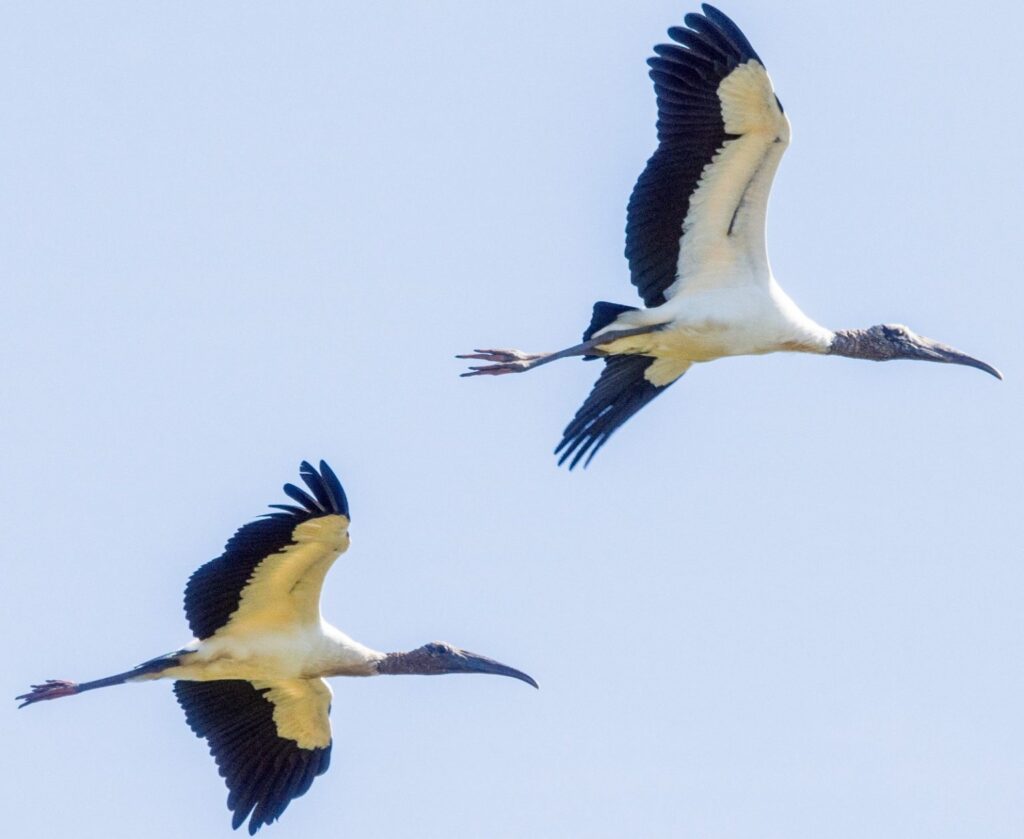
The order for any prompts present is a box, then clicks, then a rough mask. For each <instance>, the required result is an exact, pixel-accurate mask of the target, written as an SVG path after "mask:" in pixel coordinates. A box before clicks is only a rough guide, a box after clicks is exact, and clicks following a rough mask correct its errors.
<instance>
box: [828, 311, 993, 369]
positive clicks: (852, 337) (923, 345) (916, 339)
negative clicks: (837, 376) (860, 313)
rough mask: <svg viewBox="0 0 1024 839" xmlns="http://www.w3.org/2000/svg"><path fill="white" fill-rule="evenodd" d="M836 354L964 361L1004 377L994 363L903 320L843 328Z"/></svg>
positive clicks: (835, 344)
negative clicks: (922, 332) (920, 332)
mask: <svg viewBox="0 0 1024 839" xmlns="http://www.w3.org/2000/svg"><path fill="white" fill-rule="evenodd" d="M831 351H832V352H833V353H835V354H836V355H846V356H850V357H852V358H868V359H871V360H872V361H890V360H892V359H894V358H911V359H915V360H917V361H941V362H943V363H944V364H963V365H965V366H967V367H976V368H978V369H979V370H984V371H985V372H986V373H988V374H990V375H992V376H995V377H996V378H997V379H1001V378H1003V374H1002V373H1000V372H999V371H998V370H997V369H996V368H995V367H993V366H992V365H990V364H986V363H985V362H984V361H980V360H979V359H977V358H974V357H972V356H969V355H967V354H966V353H962V352H960V350H956V349H953V347H950V346H947V345H946V344H940V343H939V342H938V341H933V340H932V339H931V338H925V337H923V336H921V335H918V334H917V333H915V332H914V331H913V330H911V329H910V328H908V327H906V326H903V324H900V323H883V324H879V325H878V326H872V327H871V328H870V329H864V330H861V329H850V330H841V331H839V332H837V333H836V337H835V340H834V342H833V346H832V350H831Z"/></svg>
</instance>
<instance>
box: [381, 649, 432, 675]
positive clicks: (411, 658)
mask: <svg viewBox="0 0 1024 839" xmlns="http://www.w3.org/2000/svg"><path fill="white" fill-rule="evenodd" d="M375 666H376V668H377V672H378V673H381V674H383V675H385V676H401V675H406V674H411V675H418V676H434V675H439V674H441V673H447V672H448V671H447V670H446V669H443V667H442V666H441V662H440V661H438V660H437V659H436V658H432V657H431V656H429V655H424V653H423V651H422V650H410V651H409V652H398V653H384V657H383V658H381V659H378V661H377V662H376V665H375Z"/></svg>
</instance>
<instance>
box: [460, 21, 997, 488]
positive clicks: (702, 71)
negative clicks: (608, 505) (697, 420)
mask: <svg viewBox="0 0 1024 839" xmlns="http://www.w3.org/2000/svg"><path fill="white" fill-rule="evenodd" d="M702 8H703V11H704V14H688V15H686V17H685V19H684V20H685V23H686V26H687V27H688V28H683V27H672V28H671V29H669V30H668V35H669V37H670V38H671V39H672V40H673V41H675V42H676V43H675V44H661V45H659V46H656V47H655V48H654V52H655V53H656V55H655V56H654V57H653V58H650V59H648V62H647V63H648V64H649V65H650V67H651V70H650V76H651V79H653V81H654V91H655V94H656V95H657V100H658V148H657V150H656V151H655V152H654V155H653V156H652V157H651V159H650V160H648V161H647V167H646V168H645V169H644V171H643V172H642V173H641V175H640V178H639V180H638V181H637V183H636V186H635V187H634V188H633V194H632V195H631V196H630V199H629V208H628V210H627V216H626V259H627V260H628V261H629V270H630V274H631V278H632V281H633V285H635V286H636V288H637V291H638V292H639V293H640V296H641V298H643V303H644V308H642V309H638V308H635V307H633V306H623V305H619V304H616V303H605V302H599V303H596V304H595V305H594V311H593V316H592V318H591V321H590V326H589V327H587V330H586V332H584V333H583V340H582V343H579V344H576V345H575V346H572V347H569V348H568V349H564V350H561V351H559V352H553V353H524V352H521V351H519V350H493V349H492V350H481V349H478V350H475V351H474V352H473V353H468V354H465V355H460V356H458V358H470V359H479V360H482V361H487V362H492V363H491V364H488V365H478V366H474V367H471V368H470V370H469V372H466V373H463V374H462V375H463V376H482V375H489V376H498V375H502V374H505V373H521V372H523V371H525V370H532V369H533V368H534V367H538V366H540V365H541V364H547V363H548V362H549V361H555V360H556V359H559V358H566V357H568V356H583V357H584V358H595V357H600V358H603V359H604V362H605V367H604V370H603V371H602V373H601V376H600V378H598V380H597V383H596V384H595V385H594V388H593V390H591V392H590V395H589V396H588V397H587V399H586V401H585V402H584V403H583V406H582V407H581V408H580V409H579V410H578V411H577V412H576V415H575V416H574V417H573V419H572V421H571V422H570V423H569V424H568V426H566V428H565V431H564V432H563V435H562V441H561V442H560V443H559V444H558V447H557V448H556V449H555V453H556V454H559V453H560V454H561V457H560V458H559V461H558V462H559V464H562V463H564V462H565V461H566V460H570V459H571V460H570V463H569V468H570V469H572V468H573V467H574V466H576V464H578V463H579V462H580V460H581V459H583V458H584V457H586V463H589V462H590V460H591V458H593V456H594V455H595V454H596V453H597V451H598V450H599V449H600V448H601V446H603V445H604V444H605V443H606V442H607V440H608V438H609V437H610V436H611V435H612V433H614V431H615V430H616V429H617V428H618V427H619V426H621V425H622V424H623V423H624V422H625V421H626V420H628V419H629V418H630V417H631V416H633V414H635V413H636V412H637V411H639V410H640V409H641V408H642V407H643V406H644V405H646V404H647V403H648V402H650V401H651V400H652V399H654V397H656V396H657V395H658V394H660V393H663V392H664V391H665V390H666V389H667V388H668V386H669V385H671V384H672V383H673V382H675V381H677V380H678V379H679V378H680V377H681V376H682V375H683V374H684V373H685V372H686V371H687V370H689V369H690V367H691V366H692V365H693V364H696V363H700V362H704V361H713V360H715V359H716V358H723V357H725V356H730V355H761V354H763V353H770V352H780V351H786V352H812V353H820V354H823V355H841V356H847V357H849V358H866V359H870V360H872V361H888V360H890V359H894V358H911V359H917V360H920V361H942V362H946V363H949V364H965V365H968V366H970V367H977V368H978V369H979V370H984V371H985V372H986V373H990V374H992V375H993V376H995V377H996V378H1000V379H1001V378H1002V375H1001V374H1000V373H999V371H998V370H996V369H995V368H994V367H992V366H990V365H988V364H986V363H984V362H983V361H979V360H978V359H976V358H972V357H971V356H969V355H965V354H964V353H962V352H960V351H959V350H955V349H953V348H952V347H948V346H946V345H945V344H940V343H939V342H938V341H933V340H931V339H929V338H924V337H922V336H920V335H916V334H915V333H914V332H912V331H911V330H910V329H908V328H907V327H905V326H902V325H898V324H883V325H880V326H873V327H871V328H870V329H839V330H836V331H832V330H831V329H826V328H825V327H823V326H820V325H819V324H817V323H815V322H814V321H813V320H811V319H810V318H809V317H807V315H805V314H804V313H803V312H802V311H800V309H799V308H798V307H797V305H796V304H795V303H794V302H793V301H792V300H791V299H790V298H789V297H788V296H787V295H786V293H785V292H784V291H783V290H782V289H781V288H780V287H779V285H778V283H776V281H775V278H774V277H773V276H772V272H771V268H770V266H769V264H768V253H767V249H766V246H765V214H766V211H767V205H768V192H769V190H770V189H771V185H772V179H773V178H774V176H775V170H776V169H777V168H778V165H779V161H780V160H781V159H782V155H783V152H785V150H786V146H787V145H788V144H789V121H788V120H787V119H786V116H785V114H784V113H783V110H782V104H781V103H780V102H779V100H778V98H777V97H776V96H775V92H774V90H773V89H772V84H771V81H770V80H769V78H768V73H767V72H766V71H765V68H764V64H763V62H762V61H761V59H760V58H759V57H758V55H757V53H756V52H754V49H753V47H751V45H750V42H749V41H748V40H747V39H746V37H745V36H744V35H743V33H742V32H741V31H740V30H739V28H738V27H737V26H736V24H734V23H733V22H732V21H731V20H730V19H729V18H728V17H726V16H725V15H724V14H722V13H721V12H720V11H718V9H715V8H713V7H712V6H708V5H704V6H702ZM584 465H586V464H584Z"/></svg>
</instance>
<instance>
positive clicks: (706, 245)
mask: <svg viewBox="0 0 1024 839" xmlns="http://www.w3.org/2000/svg"><path fill="white" fill-rule="evenodd" d="M718 98H719V100H720V101H721V103H722V118H723V123H724V125H725V131H726V134H729V135H736V136H734V138H733V139H728V140H726V141H725V142H724V143H723V144H722V147H721V149H720V150H719V151H718V153H717V154H716V155H715V157H714V158H713V159H712V161H711V162H710V163H709V164H708V165H707V166H705V167H704V171H703V172H702V174H701V178H700V181H699V182H698V184H697V189H696V190H695V191H694V193H693V195H692V196H691V197H690V207H689V212H688V213H687V215H686V218H685V219H684V220H683V232H682V237H681V239H680V248H679V264H678V268H677V277H678V279H677V280H676V282H675V283H674V284H673V285H672V286H671V287H669V288H668V289H667V291H666V294H665V296H666V298H667V299H669V298H672V297H674V296H675V295H676V294H678V293H680V292H685V291H690V290H696V289H699V288H702V287H703V288H706V287H709V286H714V285H717V284H719V283H721V282H723V281H725V280H729V279H732V280H735V279H736V278H744V279H747V280H748V281H751V282H761V283H764V284H767V282H768V277H769V276H770V271H769V266H768V252H767V245H766V241H765V222H766V217H767V211H768V195H769V193H770V191H771V187H772V181H773V180H774V178H775V172H776V170H777V169H778V166H779V162H780V161H781V160H782V155H783V154H784V153H785V151H786V148H787V147H788V145H789V137H790V128H789V120H788V119H786V116H785V114H784V113H783V112H782V110H781V108H780V107H779V104H778V99H777V98H776V97H775V91H774V90H773V89H772V84H771V79H769V77H768V73H767V72H766V71H765V69H764V67H762V66H761V64H760V63H759V62H758V61H756V60H750V61H748V62H747V63H745V64H741V65H739V66H738V67H737V68H736V69H735V70H733V71H732V72H731V73H730V74H729V75H728V76H726V77H725V78H724V79H723V80H722V82H721V84H720V85H719V86H718Z"/></svg>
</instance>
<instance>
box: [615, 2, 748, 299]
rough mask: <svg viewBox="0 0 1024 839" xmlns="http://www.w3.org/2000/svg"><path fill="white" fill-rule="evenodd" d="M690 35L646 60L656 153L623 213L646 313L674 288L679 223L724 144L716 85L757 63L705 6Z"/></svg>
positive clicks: (689, 21) (724, 20)
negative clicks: (655, 123) (655, 106)
mask: <svg viewBox="0 0 1024 839" xmlns="http://www.w3.org/2000/svg"><path fill="white" fill-rule="evenodd" d="M702 8H703V10H704V14H703V15H700V14H688V15H686V17H685V18H684V22H685V23H686V26H687V27H688V28H682V27H678V26H673V27H672V28H671V29H669V30H668V35H669V37H670V38H671V39H672V40H673V41H675V42H676V43H675V44H662V45H659V46H657V47H655V48H654V52H655V56H654V57H653V58H651V59H649V60H648V62H647V63H648V64H649V65H650V68H651V69H650V73H649V75H650V77H651V80H652V81H653V82H654V92H655V96H656V97H657V103H658V141H659V144H658V148H657V150H656V151H655V152H654V155H653V156H652V157H651V159H650V160H648V161H647V166H646V168H645V169H644V171H643V172H642V173H641V175H640V177H639V179H638V180H637V182H636V186H635V187H634V188H633V193H632V195H631V196H630V199H629V207H628V209H627V212H626V259H627V260H628V261H629V270H630V276H631V279H632V282H633V285H635V286H636V288H637V291H638V292H639V294H640V297H641V298H642V299H643V301H644V305H645V306H647V307H652V306H660V305H661V304H662V303H664V302H665V292H666V290H667V289H668V288H669V287H670V286H671V285H672V284H673V283H674V282H675V281H676V279H677V275H676V271H677V266H678V263H679V248H680V239H681V237H682V234H683V219H685V218H686V215H687V213H688V212H689V209H690V195H691V194H692V193H693V192H694V190H695V189H696V187H697V184H698V182H699V181H700V178H701V175H702V173H703V171H704V167H705V166H707V165H708V164H709V163H710V162H711V160H712V158H713V157H714V156H715V154H716V153H717V152H718V151H719V150H720V149H721V148H722V146H723V144H724V143H725V141H726V140H728V139H730V137H729V135H727V134H726V133H725V124H724V123H723V122H722V113H721V102H720V101H719V99H718V86H719V84H721V82H722V80H723V79H724V78H725V77H726V76H727V75H729V73H731V72H732V71H733V70H735V69H736V67H738V66H739V65H740V64H744V63H746V62H748V61H751V60H753V61H758V62H760V61H761V59H760V58H758V55H757V53H756V52H754V49H753V48H752V47H751V46H750V42H749V41H748V40H747V39H746V37H744V35H743V33H742V32H741V31H740V30H739V27H737V26H736V24H734V23H733V22H732V21H731V20H729V18H728V17H726V16H725V15H724V14H722V13H721V12H720V11H718V10H717V9H715V8H714V7H712V6H708V5H704V6H703V7H702Z"/></svg>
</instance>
